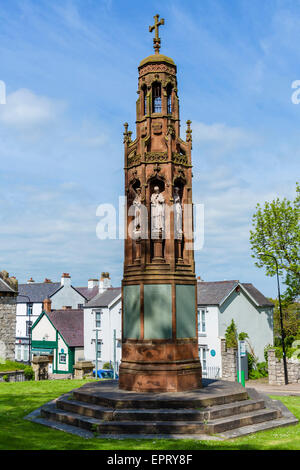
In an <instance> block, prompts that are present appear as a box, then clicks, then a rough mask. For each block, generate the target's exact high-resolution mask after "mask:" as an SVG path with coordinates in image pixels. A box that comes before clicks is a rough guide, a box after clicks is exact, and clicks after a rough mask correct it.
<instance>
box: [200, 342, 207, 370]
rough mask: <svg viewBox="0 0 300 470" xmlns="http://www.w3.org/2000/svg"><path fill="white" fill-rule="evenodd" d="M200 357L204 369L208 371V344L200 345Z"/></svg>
mask: <svg viewBox="0 0 300 470" xmlns="http://www.w3.org/2000/svg"><path fill="white" fill-rule="evenodd" d="M199 359H200V361H201V366H202V371H206V346H199Z"/></svg>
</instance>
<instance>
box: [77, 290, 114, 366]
mask: <svg viewBox="0 0 300 470" xmlns="http://www.w3.org/2000/svg"><path fill="white" fill-rule="evenodd" d="M120 309H121V298H120V299H118V300H117V301H116V302H115V303H113V304H112V305H111V306H110V307H109V308H108V307H106V308H85V309H84V357H85V360H89V361H93V362H95V358H96V348H95V340H96V332H95V331H93V330H94V329H95V328H96V320H95V319H96V314H95V312H96V311H100V310H102V317H101V328H100V331H99V332H98V339H99V340H102V348H101V353H102V354H101V361H99V367H102V365H103V364H104V363H105V362H109V361H111V362H112V363H113V360H114V344H113V332H114V329H116V337H117V338H119V339H120V340H121V313H120ZM91 340H94V341H93V342H92V341H91ZM119 344H120V345H121V342H120V343H119ZM116 360H117V362H119V363H120V361H121V347H118V341H117V349H116Z"/></svg>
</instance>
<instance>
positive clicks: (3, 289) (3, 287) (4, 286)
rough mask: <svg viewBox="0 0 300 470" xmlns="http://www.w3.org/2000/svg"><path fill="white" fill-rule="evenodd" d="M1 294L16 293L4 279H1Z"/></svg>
mask: <svg viewBox="0 0 300 470" xmlns="http://www.w3.org/2000/svg"><path fill="white" fill-rule="evenodd" d="M0 292H15V291H14V290H13V288H12V287H10V286H9V285H8V284H6V282H4V281H3V279H2V278H1V277H0Z"/></svg>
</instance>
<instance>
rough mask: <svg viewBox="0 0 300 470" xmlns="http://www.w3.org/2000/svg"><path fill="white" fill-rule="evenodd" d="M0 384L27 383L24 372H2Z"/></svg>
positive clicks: (0, 373)
mask: <svg viewBox="0 0 300 470" xmlns="http://www.w3.org/2000/svg"><path fill="white" fill-rule="evenodd" d="M0 382H25V374H24V370H13V371H4V372H0Z"/></svg>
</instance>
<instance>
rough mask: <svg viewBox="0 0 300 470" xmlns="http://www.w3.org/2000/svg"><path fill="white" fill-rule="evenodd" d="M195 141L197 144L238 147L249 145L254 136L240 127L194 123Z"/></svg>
mask: <svg viewBox="0 0 300 470" xmlns="http://www.w3.org/2000/svg"><path fill="white" fill-rule="evenodd" d="M192 129H193V140H194V141H195V142H207V143H215V144H222V145H226V147H230V148H233V147H236V146H240V145H249V144H250V142H252V141H253V140H254V136H253V135H251V134H250V133H249V132H246V131H245V130H243V129H242V128H240V127H230V126H227V125H226V124H223V123H214V124H205V123H204V122H193V126H192Z"/></svg>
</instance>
